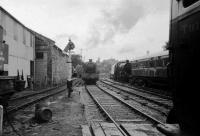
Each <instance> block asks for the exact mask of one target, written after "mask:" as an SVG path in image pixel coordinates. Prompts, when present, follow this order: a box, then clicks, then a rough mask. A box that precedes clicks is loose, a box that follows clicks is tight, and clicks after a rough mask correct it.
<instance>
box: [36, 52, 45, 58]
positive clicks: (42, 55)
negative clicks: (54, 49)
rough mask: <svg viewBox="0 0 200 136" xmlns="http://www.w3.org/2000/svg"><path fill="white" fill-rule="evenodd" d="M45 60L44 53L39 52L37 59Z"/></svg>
mask: <svg viewBox="0 0 200 136" xmlns="http://www.w3.org/2000/svg"><path fill="white" fill-rule="evenodd" d="M43 58H44V53H43V52H37V53H36V59H43Z"/></svg>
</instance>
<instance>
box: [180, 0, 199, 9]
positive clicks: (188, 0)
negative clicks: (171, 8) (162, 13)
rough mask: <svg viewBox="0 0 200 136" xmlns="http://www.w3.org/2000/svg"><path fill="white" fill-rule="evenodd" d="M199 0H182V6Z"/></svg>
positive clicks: (187, 5)
mask: <svg viewBox="0 0 200 136" xmlns="http://www.w3.org/2000/svg"><path fill="white" fill-rule="evenodd" d="M197 1H199V0H183V7H184V8H186V7H189V6H190V5H192V4H194V3H195V2H197Z"/></svg>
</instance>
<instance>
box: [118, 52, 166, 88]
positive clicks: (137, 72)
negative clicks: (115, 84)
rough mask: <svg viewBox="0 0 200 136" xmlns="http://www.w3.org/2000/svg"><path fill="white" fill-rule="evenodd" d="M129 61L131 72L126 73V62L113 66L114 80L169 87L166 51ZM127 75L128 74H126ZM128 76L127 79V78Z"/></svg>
mask: <svg viewBox="0 0 200 136" xmlns="http://www.w3.org/2000/svg"><path fill="white" fill-rule="evenodd" d="M130 63H131V74H126V72H127V71H126V70H125V68H124V66H125V64H126V62H125V61H121V62H118V63H117V64H116V65H115V67H114V80H116V81H121V82H127V81H128V82H129V83H131V84H136V85H139V86H156V87H162V88H168V87H169V80H168V73H167V72H168V70H167V65H168V63H169V54H168V51H163V52H160V53H157V54H153V55H148V56H144V57H141V58H138V59H135V60H133V61H131V62H130ZM127 75H128V76H127ZM127 78H128V79H127Z"/></svg>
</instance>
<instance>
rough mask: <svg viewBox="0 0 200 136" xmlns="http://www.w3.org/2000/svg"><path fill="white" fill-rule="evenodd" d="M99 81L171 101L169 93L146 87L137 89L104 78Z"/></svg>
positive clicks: (136, 87) (137, 87)
mask: <svg viewBox="0 0 200 136" xmlns="http://www.w3.org/2000/svg"><path fill="white" fill-rule="evenodd" d="M101 81H106V82H110V83H112V84H115V85H120V86H124V87H127V88H129V89H134V90H138V91H140V92H144V93H149V94H152V95H156V96H158V97H161V98H163V99H169V100H171V99H172V94H171V93H169V92H166V91H164V90H158V89H153V88H147V87H139V86H130V85H128V84H124V83H120V82H116V81H113V80H111V79H105V78H104V79H101Z"/></svg>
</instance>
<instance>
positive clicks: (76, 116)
mask: <svg viewBox="0 0 200 136" xmlns="http://www.w3.org/2000/svg"><path fill="white" fill-rule="evenodd" d="M78 90H79V88H75V89H74V92H73V93H72V97H71V98H67V97H66V96H67V95H66V92H64V93H61V94H59V95H57V96H54V97H51V98H49V99H47V100H45V101H43V102H41V103H42V104H44V105H47V106H48V107H49V108H50V109H51V110H52V111H53V118H52V121H50V122H48V123H43V124H37V123H35V122H33V121H32V119H31V118H32V117H33V116H34V106H32V107H28V108H26V109H24V110H21V111H19V112H17V113H15V115H13V117H12V121H13V124H14V126H15V128H16V129H17V130H18V132H20V134H22V136H82V132H81V125H86V124H87V121H86V119H85V117H84V108H83V105H82V103H81V101H80V95H79V91H78ZM4 135H6V136H15V135H16V134H15V133H14V132H12V129H11V128H10V127H9V126H8V125H7V124H6V123H5V126H4Z"/></svg>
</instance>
